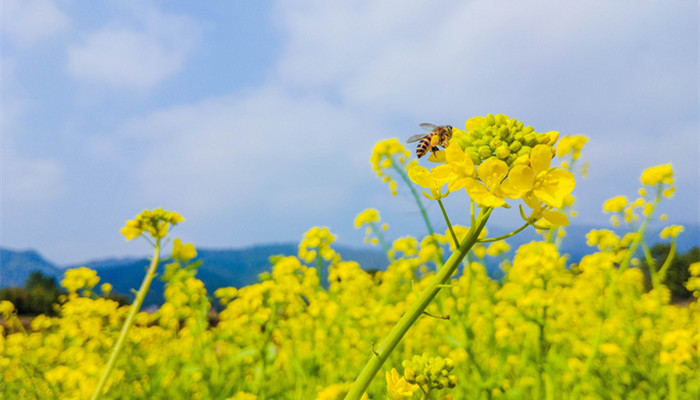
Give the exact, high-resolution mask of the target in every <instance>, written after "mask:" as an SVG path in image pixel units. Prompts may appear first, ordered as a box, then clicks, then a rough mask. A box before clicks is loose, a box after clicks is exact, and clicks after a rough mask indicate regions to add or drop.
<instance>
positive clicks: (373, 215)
mask: <svg viewBox="0 0 700 400" xmlns="http://www.w3.org/2000/svg"><path fill="white" fill-rule="evenodd" d="M375 222H379V211H378V210H377V209H376V208H368V209H366V210H364V211H362V212H361V213H359V214H357V217H355V228H359V227H361V226H363V225H366V224H372V223H375Z"/></svg>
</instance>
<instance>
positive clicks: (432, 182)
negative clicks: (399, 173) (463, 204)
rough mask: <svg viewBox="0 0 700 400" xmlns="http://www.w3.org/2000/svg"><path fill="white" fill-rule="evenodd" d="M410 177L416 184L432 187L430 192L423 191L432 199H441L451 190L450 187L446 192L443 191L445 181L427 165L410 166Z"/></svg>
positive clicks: (427, 187)
mask: <svg viewBox="0 0 700 400" xmlns="http://www.w3.org/2000/svg"><path fill="white" fill-rule="evenodd" d="M408 178H409V179H410V180H411V181H412V182H413V183H415V184H416V185H418V186H420V187H423V188H426V189H430V193H431V194H428V193H426V192H425V190H424V191H423V195H424V196H425V197H427V198H429V199H430V200H440V199H442V198H443V197H445V196H447V195H448V194H449V193H450V191H449V189H448V191H447V192H445V193H444V194H443V193H442V186H443V185H444V184H445V182H444V181H440V180H438V179H437V178H435V176H434V175H433V174H432V173H431V172H430V170H428V169H427V168H425V167H422V166H420V165H418V164H413V165H411V166H410V167H409V168H408Z"/></svg>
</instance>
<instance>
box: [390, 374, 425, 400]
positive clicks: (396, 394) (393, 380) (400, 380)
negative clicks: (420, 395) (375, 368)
mask: <svg viewBox="0 0 700 400" xmlns="http://www.w3.org/2000/svg"><path fill="white" fill-rule="evenodd" d="M386 388H387V391H388V392H389V398H390V399H391V400H401V399H403V398H406V397H413V393H414V392H415V391H416V390H418V385H412V384H410V383H408V382H406V378H404V377H403V376H400V375H399V373H398V371H396V368H392V369H391V372H387V373H386Z"/></svg>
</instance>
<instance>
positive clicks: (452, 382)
mask: <svg viewBox="0 0 700 400" xmlns="http://www.w3.org/2000/svg"><path fill="white" fill-rule="evenodd" d="M455 386H457V375H450V376H449V377H447V387H448V388H450V389H452V388H453V387H455Z"/></svg>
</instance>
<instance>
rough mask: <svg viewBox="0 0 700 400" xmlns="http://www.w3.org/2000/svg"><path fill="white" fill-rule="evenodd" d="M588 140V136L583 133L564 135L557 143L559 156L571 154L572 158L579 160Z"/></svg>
mask: <svg viewBox="0 0 700 400" xmlns="http://www.w3.org/2000/svg"><path fill="white" fill-rule="evenodd" d="M587 141H588V138H587V137H585V136H581V135H576V136H564V137H562V138H561V139H560V140H559V143H558V144H557V157H563V156H565V155H567V154H571V157H572V159H574V160H578V159H579V157H581V149H583V146H584V145H585V144H586V142H587Z"/></svg>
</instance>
